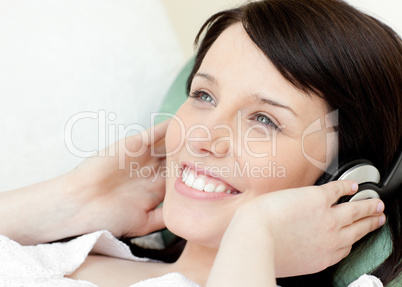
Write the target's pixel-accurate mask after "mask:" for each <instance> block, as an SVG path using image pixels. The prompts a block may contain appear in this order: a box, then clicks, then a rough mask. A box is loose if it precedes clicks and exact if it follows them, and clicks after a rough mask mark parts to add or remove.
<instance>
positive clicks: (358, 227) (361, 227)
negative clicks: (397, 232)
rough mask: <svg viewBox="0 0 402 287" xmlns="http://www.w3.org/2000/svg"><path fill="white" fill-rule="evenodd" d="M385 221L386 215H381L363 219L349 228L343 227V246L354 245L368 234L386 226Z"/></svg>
mask: <svg viewBox="0 0 402 287" xmlns="http://www.w3.org/2000/svg"><path fill="white" fill-rule="evenodd" d="M385 219H386V218H385V215H384V214H379V215H376V216H369V217H365V218H362V219H360V220H358V221H355V222H353V223H352V224H350V225H348V226H345V227H343V228H342V229H341V230H340V232H341V238H342V242H343V245H344V246H349V245H352V244H354V243H355V242H357V241H358V240H360V239H362V238H363V237H364V236H365V235H367V234H368V233H370V232H372V231H374V230H376V229H377V228H379V227H381V226H382V225H384V223H385Z"/></svg>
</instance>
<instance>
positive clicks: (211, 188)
mask: <svg viewBox="0 0 402 287" xmlns="http://www.w3.org/2000/svg"><path fill="white" fill-rule="evenodd" d="M182 181H183V182H184V184H185V185H187V186H189V187H192V188H194V189H197V190H200V191H205V192H226V193H237V192H235V191H233V192H232V191H231V190H230V189H229V188H228V187H227V186H226V185H225V184H223V183H221V184H218V185H215V184H214V183H206V182H205V176H204V175H198V174H196V173H195V172H194V171H193V170H191V169H190V168H189V167H188V166H186V168H185V169H184V170H183V173H182Z"/></svg>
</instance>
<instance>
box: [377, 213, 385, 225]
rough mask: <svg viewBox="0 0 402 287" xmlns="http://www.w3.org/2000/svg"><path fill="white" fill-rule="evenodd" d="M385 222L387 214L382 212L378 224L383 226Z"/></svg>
mask: <svg viewBox="0 0 402 287" xmlns="http://www.w3.org/2000/svg"><path fill="white" fill-rule="evenodd" d="M384 223H385V215H384V214H382V215H381V216H380V219H379V220H378V226H383V225H384Z"/></svg>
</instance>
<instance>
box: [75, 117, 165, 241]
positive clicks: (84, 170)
mask: <svg viewBox="0 0 402 287" xmlns="http://www.w3.org/2000/svg"><path fill="white" fill-rule="evenodd" d="M168 124H169V121H165V122H163V123H161V124H159V125H156V126H155V127H152V128H150V129H148V130H147V131H144V132H141V133H139V134H136V135H134V136H131V137H127V138H125V139H122V140H120V141H118V142H117V143H115V144H113V145H111V146H109V147H107V148H106V149H105V150H103V151H100V152H99V154H100V155H99V156H97V157H94V158H89V159H87V160H85V161H84V162H83V163H82V164H81V165H79V166H78V167H77V168H76V169H74V170H73V171H72V172H71V173H70V174H69V176H70V177H71V182H72V183H73V186H74V188H73V189H72V190H70V191H69V192H70V196H75V197H77V198H80V199H81V205H82V208H81V210H80V213H79V214H78V219H79V220H80V221H82V222H77V224H81V225H82V226H83V227H85V230H86V231H87V232H88V231H94V230H99V229H107V230H109V231H111V232H112V233H113V234H114V235H115V236H117V237H120V236H140V235H145V234H147V233H150V232H153V231H156V230H159V229H162V228H164V227H165V226H164V223H163V220H162V208H158V205H159V204H160V203H162V201H163V198H164V195H165V177H166V172H167V171H166V166H165V162H166V161H165V145H164V138H165V133H166V129H167V126H168Z"/></svg>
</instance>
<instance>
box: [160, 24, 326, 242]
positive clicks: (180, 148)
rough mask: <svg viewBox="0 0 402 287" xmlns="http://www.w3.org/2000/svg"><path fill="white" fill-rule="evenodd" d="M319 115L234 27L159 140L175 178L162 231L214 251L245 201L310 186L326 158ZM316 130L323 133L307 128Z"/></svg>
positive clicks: (317, 102)
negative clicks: (164, 228) (292, 188)
mask: <svg viewBox="0 0 402 287" xmlns="http://www.w3.org/2000/svg"><path fill="white" fill-rule="evenodd" d="M326 114H327V108H326V104H325V102H324V101H323V100H322V99H320V98H319V97H317V96H315V95H306V94H305V93H303V92H301V91H300V90H298V89H296V88H295V87H294V86H293V85H291V84H290V83H289V82H288V81H287V80H285V78H283V77H282V76H281V74H280V73H279V72H278V71H277V70H276V69H275V67H274V66H273V65H272V63H271V62H270V61H269V60H268V59H267V58H266V57H265V56H264V54H263V53H262V51H261V50H259V49H258V48H257V46H256V45H255V44H254V43H253V42H252V41H251V39H250V38H249V37H248V35H247V34H246V32H245V31H244V29H243V27H242V26H241V25H240V24H236V25H233V26H231V27H229V28H228V29H227V30H225V31H224V32H223V33H222V34H221V35H220V36H219V38H218V39H217V40H216V41H215V43H214V44H213V45H212V47H211V48H210V50H209V51H208V53H207V55H206V56H205V58H204V60H203V62H202V65H201V67H200V69H199V70H198V72H197V74H196V75H195V77H194V79H193V82H192V85H191V94H190V97H189V98H188V99H187V100H186V102H185V103H184V104H183V105H182V106H181V108H180V109H179V110H178V112H177V114H176V115H177V118H175V119H173V120H172V122H171V123H170V126H169V128H168V131H167V134H166V149H167V153H168V157H167V166H168V167H169V168H171V171H174V172H172V173H171V175H170V176H169V177H168V179H167V181H166V198H165V202H164V220H165V223H166V225H167V227H168V228H169V229H170V230H171V231H172V232H173V233H175V234H177V235H179V236H181V237H183V238H185V239H187V240H191V241H195V242H198V243H200V244H203V245H206V246H209V247H214V248H217V247H218V246H219V242H220V240H221V238H222V235H223V233H224V231H225V229H226V227H227V226H228V224H229V222H230V220H231V218H232V216H233V214H234V212H235V211H236V210H237V209H238V208H239V207H240V206H242V205H243V204H244V203H245V202H247V201H249V200H250V199H252V198H254V197H256V196H258V195H261V194H264V193H267V192H273V191H276V190H281V189H286V188H290V187H299V186H306V185H312V184H314V182H315V181H316V180H317V178H318V177H319V176H320V175H321V173H322V170H321V169H320V168H319V167H317V162H321V163H324V162H326V161H328V158H330V157H331V155H328V154H327V147H328V146H331V145H332V144H333V142H332V140H328V137H327V135H329V134H331V133H329V130H328V129H326V128H325V115H326ZM317 120H318V121H321V122H317ZM317 123H318V124H319V123H323V125H322V126H323V128H322V129H318V130H317V129H312V127H316V126H317V125H316V124H317ZM312 131H314V132H312ZM313 163H314V164H313ZM183 178H184V182H183Z"/></svg>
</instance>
